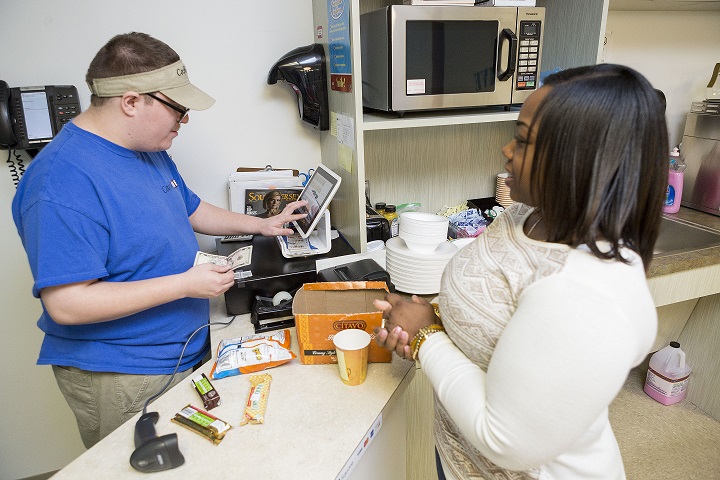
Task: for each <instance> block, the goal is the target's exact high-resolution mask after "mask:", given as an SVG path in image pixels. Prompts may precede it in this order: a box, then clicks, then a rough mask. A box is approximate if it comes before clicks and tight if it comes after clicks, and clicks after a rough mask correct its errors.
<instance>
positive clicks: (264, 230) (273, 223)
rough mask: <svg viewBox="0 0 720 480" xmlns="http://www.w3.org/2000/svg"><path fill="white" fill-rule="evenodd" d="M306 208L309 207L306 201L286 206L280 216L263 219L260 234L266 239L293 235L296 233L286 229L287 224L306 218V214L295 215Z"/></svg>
mask: <svg viewBox="0 0 720 480" xmlns="http://www.w3.org/2000/svg"><path fill="white" fill-rule="evenodd" d="M305 206H307V202H306V201H305V200H298V201H296V202H292V203H288V204H287V205H285V208H283V211H282V212H280V213H279V214H278V215H275V216H273V217H268V218H263V219H262V222H263V223H262V225H261V226H260V233H261V234H262V235H264V236H266V237H272V236H276V235H292V234H293V233H295V231H294V230H292V229H290V228H286V227H285V224H287V223H290V222H293V221H295V220H300V219H301V218H303V217H305V214H304V213H294V212H295V210H297V209H298V208H300V207H305Z"/></svg>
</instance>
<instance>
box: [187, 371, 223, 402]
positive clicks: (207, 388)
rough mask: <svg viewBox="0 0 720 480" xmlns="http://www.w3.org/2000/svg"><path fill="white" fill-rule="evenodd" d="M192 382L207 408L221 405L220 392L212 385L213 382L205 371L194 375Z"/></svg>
mask: <svg viewBox="0 0 720 480" xmlns="http://www.w3.org/2000/svg"><path fill="white" fill-rule="evenodd" d="M192 383H193V386H194V387H195V391H196V392H198V395H200V398H202V401H203V405H204V406H205V408H206V409H208V410H212V409H213V408H215V407H217V406H218V405H220V394H219V393H218V392H217V390H215V387H213V386H212V383H210V380H208V378H207V377H206V376H205V374H204V373H201V374H200V375H196V376H194V377H193V378H192Z"/></svg>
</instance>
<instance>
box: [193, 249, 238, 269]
mask: <svg viewBox="0 0 720 480" xmlns="http://www.w3.org/2000/svg"><path fill="white" fill-rule="evenodd" d="M251 260H252V245H248V246H246V247H241V248H238V249H237V250H235V251H234V252H232V253H231V254H230V255H228V256H226V257H225V256H222V255H213V254H212V253H205V252H197V253H196V254H195V263H194V264H193V266H194V265H200V264H202V263H214V264H215V265H218V266H221V267H225V266H230V267H232V269H233V270H237V269H238V268H240V267H245V266H247V265H250V261H251Z"/></svg>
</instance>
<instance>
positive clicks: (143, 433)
mask: <svg viewBox="0 0 720 480" xmlns="http://www.w3.org/2000/svg"><path fill="white" fill-rule="evenodd" d="M158 418H160V414H158V412H149V413H143V414H142V416H141V417H140V419H139V420H138V421H137V423H136V424H135V451H134V452H133V453H132V455H130V465H132V466H133V468H134V469H135V470H138V471H140V472H146V473H150V472H160V471H162V470H170V469H172V468H175V467H179V466H180V465H182V464H183V463H185V457H183V455H182V453H180V449H179V448H178V439H177V433H170V434H168V435H163V436H162V437H158V436H157V435H156V434H155V424H156V423H157V421H158Z"/></svg>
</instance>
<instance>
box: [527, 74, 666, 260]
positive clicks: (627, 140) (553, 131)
mask: <svg viewBox="0 0 720 480" xmlns="http://www.w3.org/2000/svg"><path fill="white" fill-rule="evenodd" d="M544 85H546V86H549V87H550V92H549V93H548V94H547V96H546V97H545V98H544V99H543V101H542V103H541V104H540V106H539V108H538V110H537V112H536V115H535V117H534V119H533V124H534V125H533V126H531V129H532V128H537V138H536V146H535V161H534V162H533V166H532V171H531V174H530V175H531V178H530V181H531V185H532V190H533V192H534V198H536V199H537V202H538V207H539V208H540V211H541V212H542V216H543V220H544V222H545V228H546V232H547V234H548V240H549V241H552V242H556V243H565V244H568V245H572V246H577V245H581V244H586V245H587V246H588V247H589V248H590V250H591V251H592V252H593V254H594V255H595V256H597V257H599V258H604V259H616V260H620V261H626V260H625V259H624V258H623V256H622V255H621V253H620V248H621V247H622V246H625V247H628V248H630V249H632V250H634V251H635V252H637V253H638V254H639V255H640V257H641V258H642V260H643V263H644V265H645V269H646V270H647V269H648V267H649V264H650V260H651V259H652V254H653V247H654V245H655V241H656V240H657V236H658V230H659V226H660V214H661V209H662V204H663V200H664V198H665V191H666V188H667V176H668V157H667V155H668V138H667V125H666V123H665V109H664V106H663V104H662V102H661V101H660V98H659V96H658V94H657V92H656V91H655V89H654V88H653V87H652V85H650V83H649V82H648V80H647V79H646V78H645V77H643V76H642V75H641V74H640V73H638V72H636V71H635V70H633V69H631V68H629V67H626V66H622V65H613V64H600V65H593V66H586V67H578V68H573V69H569V70H564V71H561V72H559V73H556V74H554V75H551V76H549V77H548V78H547V79H546V80H545V82H544ZM603 240H604V241H607V242H609V243H610V246H611V248H610V249H609V250H607V249H604V248H600V247H598V245H597V242H599V241H603Z"/></svg>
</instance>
